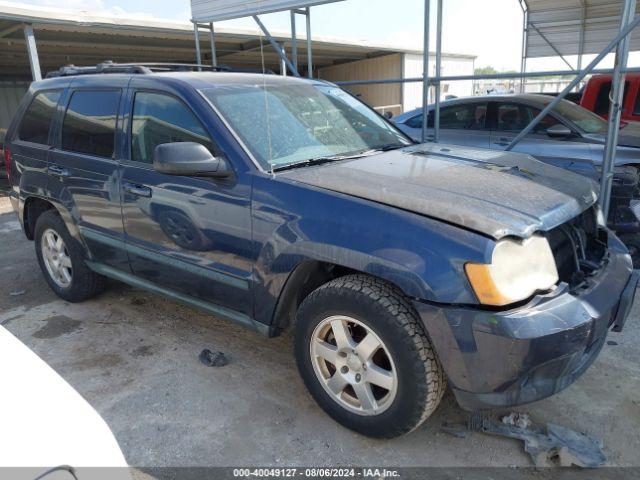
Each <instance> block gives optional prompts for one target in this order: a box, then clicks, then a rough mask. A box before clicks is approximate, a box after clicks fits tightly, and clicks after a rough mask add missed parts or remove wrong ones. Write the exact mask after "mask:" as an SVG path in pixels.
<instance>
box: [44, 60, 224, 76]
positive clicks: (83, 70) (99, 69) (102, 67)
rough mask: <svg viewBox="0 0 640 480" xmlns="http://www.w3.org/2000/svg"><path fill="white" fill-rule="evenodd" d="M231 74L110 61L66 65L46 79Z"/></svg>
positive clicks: (182, 66)
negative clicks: (86, 76) (208, 73)
mask: <svg viewBox="0 0 640 480" xmlns="http://www.w3.org/2000/svg"><path fill="white" fill-rule="evenodd" d="M196 71H210V72H231V71H232V69H231V68H230V67H227V66H219V67H213V66H211V65H198V64H193V63H114V62H113V61H111V60H107V61H105V62H102V63H99V64H98V65H96V66H95V67H77V66H75V65H66V66H64V67H60V68H59V69H58V70H56V71H53V72H49V73H47V75H46V78H54V77H71V76H75V75H93V74H100V73H134V74H136V73H137V74H149V73H158V72H196Z"/></svg>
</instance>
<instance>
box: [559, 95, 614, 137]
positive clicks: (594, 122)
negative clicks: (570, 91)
mask: <svg viewBox="0 0 640 480" xmlns="http://www.w3.org/2000/svg"><path fill="white" fill-rule="evenodd" d="M553 111H554V112H558V113H559V114H560V115H562V116H563V117H564V118H566V119H567V120H569V121H570V122H572V123H573V124H575V125H576V126H577V127H578V128H579V129H580V130H582V131H583V132H584V133H607V122H605V121H604V120H603V119H602V118H601V117H599V116H598V115H596V114H595V113H593V112H591V111H589V110H587V109H586V108H582V107H580V106H578V105H576V104H575V103H571V102H569V101H568V100H563V101H561V102H560V103H558V105H556V106H555V107H554V109H553Z"/></svg>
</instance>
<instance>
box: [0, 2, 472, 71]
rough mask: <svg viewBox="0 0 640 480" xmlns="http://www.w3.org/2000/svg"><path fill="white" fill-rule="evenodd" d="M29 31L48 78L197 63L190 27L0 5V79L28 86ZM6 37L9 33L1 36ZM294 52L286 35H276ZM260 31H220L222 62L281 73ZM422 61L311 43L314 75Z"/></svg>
mask: <svg viewBox="0 0 640 480" xmlns="http://www.w3.org/2000/svg"><path fill="white" fill-rule="evenodd" d="M23 23H30V24H32V25H33V29H34V32H35V37H36V45H37V48H38V54H39V57H40V64H41V66H42V70H43V72H48V71H51V70H57V69H58V68H59V67H60V66H62V65H67V64H70V63H73V64H75V65H95V64H97V63H100V62H103V61H104V60H113V61H116V62H123V63H126V62H175V63H190V62H193V61H195V44H194V41H193V25H192V24H191V22H188V21H171V20H161V19H157V18H148V17H134V18H127V17H123V16H106V15H100V14H98V15H96V14H90V13H87V12H76V11H73V12H72V11H69V10H65V9H56V8H43V7H36V6H27V5H17V4H7V3H3V2H2V1H1V0H0V77H2V78H5V79H6V78H14V79H20V78H30V76H31V74H30V69H29V60H28V57H27V53H26V52H27V51H26V46H25V40H24V34H23V32H22V24H23ZM3 32H6V33H3ZM271 33H272V34H273V36H274V38H275V39H276V40H277V41H278V42H280V43H281V44H283V45H284V47H285V49H286V50H287V52H290V51H291V39H290V36H289V35H290V34H289V32H278V31H272V32H271ZM260 37H261V33H260V32H259V30H258V29H257V28H256V29H255V30H250V29H239V28H228V27H222V26H220V27H217V28H216V50H217V55H218V62H219V63H220V64H221V65H229V66H231V67H236V68H255V69H259V68H261V66H262V58H263V56H262V54H264V61H265V65H266V67H267V68H270V69H273V70H276V71H277V70H278V69H279V65H280V59H279V57H278V54H277V53H276V52H275V50H274V49H273V48H271V46H270V45H269V43H268V42H267V40H266V39H262V41H261V40H260ZM298 37H299V40H300V41H299V42H298V63H299V65H300V66H301V67H302V70H303V71H304V69H305V68H306V63H307V57H306V53H307V52H306V42H305V41H304V39H305V35H304V31H302V32H300V34H299V35H298ZM200 45H201V48H202V51H203V55H204V61H205V62H209V61H210V59H211V53H210V52H211V50H210V43H209V32H208V31H205V30H202V31H201V33H200ZM414 52H415V53H417V52H416V50H414V49H412V48H410V47H409V48H407V47H403V46H399V45H391V44H384V43H373V42H367V41H362V40H355V39H343V38H335V37H334V38H332V37H325V36H320V35H314V37H313V59H314V65H315V66H316V68H322V67H325V66H329V65H335V64H339V63H345V62H351V61H355V60H361V59H364V58H372V57H377V56H382V55H389V54H393V53H414ZM443 55H444V56H446V57H449V58H454V57H461V58H475V57H474V56H473V55H463V54H452V53H443Z"/></svg>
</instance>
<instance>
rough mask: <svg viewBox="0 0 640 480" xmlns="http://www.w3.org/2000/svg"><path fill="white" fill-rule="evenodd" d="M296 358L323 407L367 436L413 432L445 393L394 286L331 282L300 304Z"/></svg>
mask: <svg viewBox="0 0 640 480" xmlns="http://www.w3.org/2000/svg"><path fill="white" fill-rule="evenodd" d="M345 339H346V341H345ZM295 353H296V362H297V365H298V370H299V371H300V375H301V376H302V378H303V380H304V382H305V384H306V386H307V388H308V389H309V391H310V393H311V395H312V396H313V398H314V399H315V400H316V402H317V403H318V404H319V405H320V407H322V409H323V410H324V411H325V412H326V413H328V414H329V415H330V416H331V417H333V418H334V419H335V420H336V421H338V422H339V423H341V424H342V425H344V426H345V427H347V428H349V429H351V430H355V431H356V432H359V433H361V434H363V435H367V436H371V437H379V438H392V437H396V436H399V435H402V434H404V433H407V432H410V431H412V430H414V429H416V428H417V427H418V426H419V425H420V424H422V422H424V421H425V420H426V419H427V418H428V417H429V415H431V413H433V411H434V410H435V409H436V407H437V406H438V404H439V403H440V400H441V399H442V396H443V394H444V391H445V388H446V380H445V377H444V373H443V370H442V367H441V366H440V363H439V361H438V359H437V357H436V355H435V352H434V350H433V348H432V346H431V343H430V342H429V339H428V338H427V336H426V334H425V332H424V329H423V326H422V323H421V322H420V320H419V318H418V316H417V314H416V313H415V311H414V309H413V307H412V305H411V304H410V302H409V301H408V300H407V299H406V297H404V295H403V294H402V292H400V291H399V290H398V289H397V288H395V287H394V286H392V285H390V284H388V283H386V282H384V281H382V280H379V279H376V278H373V277H370V276H367V275H360V274H358V275H348V276H345V277H341V278H337V279H335V280H332V281H331V282H329V283H327V284H325V285H323V286H321V287H319V288H318V289H317V290H315V291H313V292H312V293H311V294H310V295H309V296H308V297H307V298H306V299H305V300H304V301H303V302H302V305H301V306H300V309H299V310H298V314H297V326H296V333H295Z"/></svg>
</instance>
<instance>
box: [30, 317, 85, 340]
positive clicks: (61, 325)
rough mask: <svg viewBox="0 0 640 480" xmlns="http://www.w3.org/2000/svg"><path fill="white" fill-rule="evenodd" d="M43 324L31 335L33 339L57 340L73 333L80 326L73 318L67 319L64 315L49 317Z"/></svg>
mask: <svg viewBox="0 0 640 480" xmlns="http://www.w3.org/2000/svg"><path fill="white" fill-rule="evenodd" d="M45 322H46V324H45V325H44V326H43V327H42V328H40V330H38V331H37V332H35V333H34V334H33V335H32V336H33V337H34V338H43V339H50V338H58V337H61V336H62V335H68V334H70V333H72V332H75V331H76V330H78V329H79V328H80V325H82V322H81V321H79V320H74V319H73V318H69V317H67V316H65V315H56V316H54V317H49V318H47V319H46V320H45Z"/></svg>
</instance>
